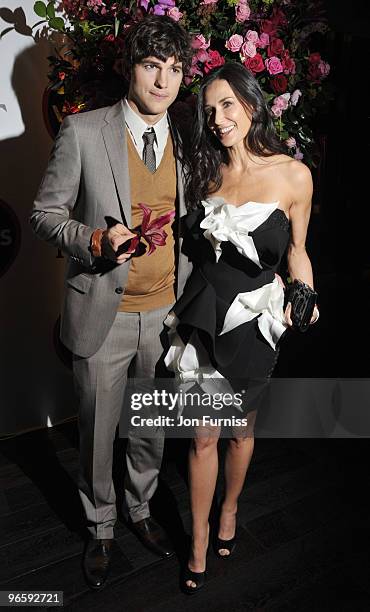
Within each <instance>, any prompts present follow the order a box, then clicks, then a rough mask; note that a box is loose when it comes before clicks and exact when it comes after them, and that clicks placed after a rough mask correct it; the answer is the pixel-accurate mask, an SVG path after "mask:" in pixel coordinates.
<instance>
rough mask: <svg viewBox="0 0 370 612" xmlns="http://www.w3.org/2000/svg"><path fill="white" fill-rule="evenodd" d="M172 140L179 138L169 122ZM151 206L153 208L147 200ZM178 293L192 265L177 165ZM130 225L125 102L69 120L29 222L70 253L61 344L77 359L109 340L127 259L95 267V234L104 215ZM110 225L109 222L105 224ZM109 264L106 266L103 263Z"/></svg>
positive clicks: (48, 239)
mask: <svg viewBox="0 0 370 612" xmlns="http://www.w3.org/2000/svg"><path fill="white" fill-rule="evenodd" d="M171 130H172V135H173V138H174V141H175V142H177V139H178V138H179V135H178V133H177V131H176V130H175V128H174V127H173V126H172V125H171ZM149 204H150V203H149ZM176 206H177V220H178V223H176V224H175V227H176V238H177V249H178V252H177V253H176V254H175V255H176V261H177V273H176V279H177V280H176V295H177V297H179V295H180V294H181V293H182V290H183V287H184V284H185V281H186V279H187V277H188V276H189V274H190V272H191V264H190V262H189V260H188V258H187V257H186V256H185V255H184V254H183V253H182V251H181V246H182V237H181V217H183V216H184V215H185V214H186V208H185V203H184V194H183V173H182V167H181V163H180V162H179V161H177V203H176ZM109 217H111V218H112V219H115V220H116V221H117V222H120V223H124V224H125V225H126V226H127V227H131V201H130V177H129V170H128V158H127V144H126V130H125V116H124V109H123V105H122V102H121V101H120V102H118V103H117V104H115V105H114V106H112V107H106V108H101V109H99V110H95V111H90V112H87V113H83V114H81V115H74V116H70V117H66V118H65V119H64V121H63V123H62V126H61V128H60V131H59V134H58V136H57V138H56V141H55V144H54V148H53V151H52V154H51V157H50V160H49V164H48V167H47V169H46V172H45V175H44V178H43V180H42V183H41V186H40V188H39V191H38V194H37V197H36V200H35V202H34V207H33V211H32V213H31V217H30V222H31V225H32V228H33V230H34V231H35V233H36V235H37V236H38V237H39V238H41V239H43V240H46V241H47V242H49V243H50V244H51V245H53V246H55V247H58V248H60V249H61V250H62V252H63V253H64V254H65V255H67V256H68V264H67V267H66V279H65V296H64V303H63V308H62V321H61V340H62V342H63V343H64V344H65V345H66V346H67V347H68V348H69V349H70V350H71V351H72V352H73V353H75V354H76V355H80V356H82V357H88V356H90V355H93V354H94V353H95V352H96V351H97V350H98V349H99V347H100V346H101V344H102V343H103V341H104V339H105V337H106V336H107V334H108V332H109V330H110V328H111V326H112V323H113V321H114V318H115V316H116V313H117V309H118V305H119V302H120V300H121V298H122V290H124V287H125V283H126V280H127V274H128V270H129V262H127V263H124V264H121V265H115V264H112V265H111V264H110V262H105V263H106V264H107V265H105V266H104V265H102V266H99V265H97V262H98V260H95V259H94V258H93V257H92V255H91V254H90V251H89V246H90V238H91V234H92V232H93V231H94V230H95V229H96V228H98V227H101V228H105V227H107V218H109ZM108 224H109V222H108ZM101 263H104V262H101Z"/></svg>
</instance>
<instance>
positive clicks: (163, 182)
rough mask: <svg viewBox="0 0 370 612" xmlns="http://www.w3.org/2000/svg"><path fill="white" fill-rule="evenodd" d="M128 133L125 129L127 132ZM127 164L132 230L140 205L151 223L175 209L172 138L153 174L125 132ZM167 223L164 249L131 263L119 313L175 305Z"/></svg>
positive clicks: (139, 215)
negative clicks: (146, 212) (144, 206)
mask: <svg viewBox="0 0 370 612" xmlns="http://www.w3.org/2000/svg"><path fill="white" fill-rule="evenodd" d="M126 132H127V130H126ZM126 137H127V150H128V165H129V174H130V191H131V216H132V218H131V227H136V226H137V225H140V224H141V222H142V218H143V212H142V210H141V208H140V207H139V203H142V204H146V205H147V206H149V207H150V208H151V209H152V211H153V212H152V214H151V217H150V221H153V220H154V219H156V218H157V217H159V216H160V215H163V214H165V213H167V212H170V211H172V210H174V209H175V200H176V185H177V183H176V161H175V156H174V153H173V144H172V139H171V136H170V135H169V136H168V139H167V144H166V148H165V150H164V153H163V157H162V159H161V163H160V164H159V166H158V168H157V169H156V171H155V172H154V173H152V172H150V171H149V170H148V168H147V167H146V166H145V164H144V162H143V161H142V160H141V158H140V156H139V155H138V152H137V151H136V149H135V145H134V144H133V142H132V140H131V138H130V136H129V134H128V133H126ZM171 225H172V223H171V222H170V223H168V224H167V225H165V226H164V227H163V229H164V230H165V232H166V233H167V239H166V244H165V246H158V247H156V250H155V251H154V253H152V254H151V255H148V249H149V247H148V245H147V243H146V241H145V239H144V238H142V239H141V240H142V242H143V243H144V244H145V245H146V246H147V249H146V252H145V253H144V254H143V255H140V256H138V257H132V258H131V260H130V269H129V273H128V279H127V283H126V286H125V293H124V295H123V298H122V301H121V303H120V305H119V308H118V310H119V311H121V312H141V311H145V310H153V309H155V308H161V307H162V306H167V305H168V306H170V305H171V304H173V303H174V302H175V293H174V281H175V250H174V247H175V240H174V236H173V231H172V227H171Z"/></svg>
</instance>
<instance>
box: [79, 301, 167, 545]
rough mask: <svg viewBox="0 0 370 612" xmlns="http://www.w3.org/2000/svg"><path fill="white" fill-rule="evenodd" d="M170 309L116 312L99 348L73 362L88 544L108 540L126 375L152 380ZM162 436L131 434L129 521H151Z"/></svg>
mask: <svg viewBox="0 0 370 612" xmlns="http://www.w3.org/2000/svg"><path fill="white" fill-rule="evenodd" d="M170 309H171V305H169V306H166V307H164V308H159V309H156V310H150V311H147V312H132V313H130V312H118V313H117V315H116V318H115V320H114V323H113V325H112V327H111V329H110V331H109V333H108V336H107V337H106V339H105V341H104V342H103V345H102V346H101V347H100V348H99V350H98V351H97V352H96V353H95V354H94V355H92V356H91V357H79V356H74V359H73V372H74V380H75V386H76V391H77V395H78V398H79V413H78V422H79V431H80V473H79V483H78V486H79V492H80V497H81V500H82V503H83V506H84V509H85V513H86V517H87V522H88V530H89V532H90V534H91V536H92V537H93V538H112V537H113V526H114V524H115V522H116V516H117V513H116V504H115V502H116V495H115V490H114V486H113V481H112V462H113V442H114V437H115V432H116V428H117V425H118V422H119V419H120V415H121V410H122V406H123V400H124V393H125V387H126V381H127V375H128V368H129V366H130V364H131V368H130V374H131V375H132V376H134V377H136V378H148V379H150V378H154V370H155V365H156V363H157V361H158V359H159V357H160V355H161V353H162V346H161V343H160V339H159V335H160V333H161V331H162V330H163V320H164V318H165V317H166V314H167V313H168V312H169V310H170ZM163 445H164V436H163V432H162V435H161V434H159V435H157V436H156V437H155V438H154V437H153V438H145V439H143V438H140V437H138V435H137V434H135V432H134V431H132V430H131V431H130V432H129V435H128V444H127V454H126V461H127V471H126V477H125V498H126V503H127V506H128V510H129V514H130V517H131V519H132V520H133V521H134V522H136V521H139V520H141V519H143V518H147V517H148V516H150V510H149V505H148V502H149V500H150V498H151V497H152V495H153V493H154V491H155V489H156V487H157V481H158V473H159V470H160V466H161V462H162V455H163Z"/></svg>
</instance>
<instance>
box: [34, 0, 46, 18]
mask: <svg viewBox="0 0 370 612" xmlns="http://www.w3.org/2000/svg"><path fill="white" fill-rule="evenodd" d="M33 10H34V11H35V13H36V15H37V16H38V17H46V4H45V3H44V2H41V0H38V1H37V2H35V4H34V5H33Z"/></svg>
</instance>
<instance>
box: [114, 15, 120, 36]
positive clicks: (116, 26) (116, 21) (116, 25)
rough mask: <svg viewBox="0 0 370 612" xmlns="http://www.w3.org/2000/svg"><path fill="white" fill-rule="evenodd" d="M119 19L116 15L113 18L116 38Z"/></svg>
mask: <svg viewBox="0 0 370 612" xmlns="http://www.w3.org/2000/svg"><path fill="white" fill-rule="evenodd" d="M119 24H120V20H119V19H117V17H116V18H115V20H114V37H115V38H117V35H118V30H119Z"/></svg>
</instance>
